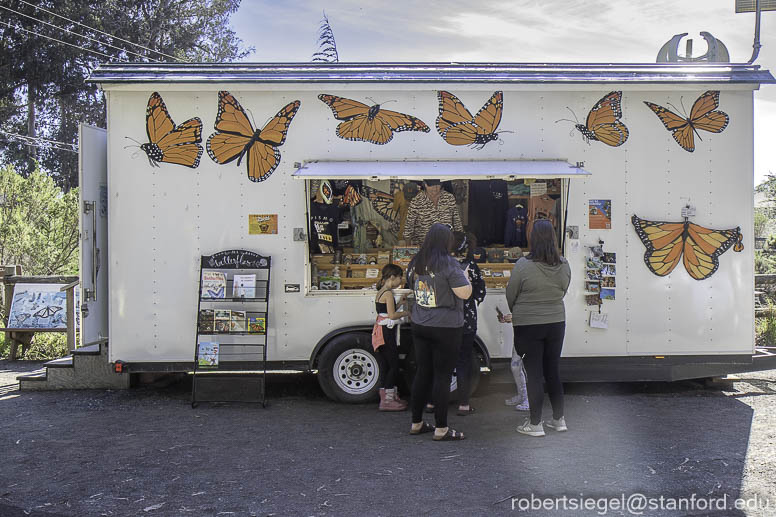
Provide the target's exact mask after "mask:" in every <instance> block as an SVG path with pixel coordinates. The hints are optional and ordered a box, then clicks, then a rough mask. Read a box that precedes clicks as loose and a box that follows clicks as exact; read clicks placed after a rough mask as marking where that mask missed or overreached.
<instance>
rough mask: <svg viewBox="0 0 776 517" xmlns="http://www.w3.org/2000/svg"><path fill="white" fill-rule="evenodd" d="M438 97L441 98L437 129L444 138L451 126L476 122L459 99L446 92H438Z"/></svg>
mask: <svg viewBox="0 0 776 517" xmlns="http://www.w3.org/2000/svg"><path fill="white" fill-rule="evenodd" d="M437 97H438V98H439V116H438V117H437V119H436V127H437V131H439V134H440V136H442V138H444V133H445V131H447V130H448V129H449V128H450V127H451V126H454V125H456V124H461V123H464V122H468V123H471V122H474V117H473V116H472V114H471V113H469V110H467V109H466V106H464V105H463V102H461V101H460V100H459V99H458V97H456V96H455V95H453V94H452V93H450V92H446V91H438V92H437ZM453 145H461V144H453Z"/></svg>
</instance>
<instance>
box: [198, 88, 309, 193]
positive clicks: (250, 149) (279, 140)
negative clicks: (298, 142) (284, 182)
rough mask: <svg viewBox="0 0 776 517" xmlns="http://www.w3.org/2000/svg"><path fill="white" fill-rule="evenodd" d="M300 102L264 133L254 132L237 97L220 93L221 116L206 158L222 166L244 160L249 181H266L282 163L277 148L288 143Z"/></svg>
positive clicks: (284, 111) (280, 113) (289, 106)
mask: <svg viewBox="0 0 776 517" xmlns="http://www.w3.org/2000/svg"><path fill="white" fill-rule="evenodd" d="M299 106H301V102H300V101H294V102H289V103H288V104H286V105H285V106H283V107H282V108H281V109H280V111H278V112H277V114H276V115H275V116H274V117H273V118H272V119H271V120H270V121H269V122H267V124H266V125H265V126H264V127H263V128H262V129H261V130H255V129H253V125H252V124H251V121H250V120H249V119H248V115H247V114H246V113H245V110H244V109H243V107H242V106H240V103H239V102H237V99H235V98H234V96H233V95H232V94H231V93H229V92H226V91H220V92H218V114H217V115H216V123H215V130H216V132H215V133H213V134H212V135H210V137H209V138H208V139H207V154H208V155H209V156H210V158H211V159H212V160H213V161H214V162H216V163H218V164H221V165H224V164H226V163H229V162H231V161H233V160H235V159H236V160H237V166H238V167H239V165H240V162H241V161H242V159H243V157H245V162H246V164H247V168H248V179H249V180H251V181H257V182H258V181H264V180H266V179H267V178H269V177H270V175H271V174H272V173H273V172H274V171H275V169H276V168H277V166H278V164H279V163H280V151H279V150H278V147H280V146H281V145H283V143H284V142H285V141H286V134H287V133H288V127H289V126H290V125H291V121H292V120H293V119H294V115H296V112H297V111H299Z"/></svg>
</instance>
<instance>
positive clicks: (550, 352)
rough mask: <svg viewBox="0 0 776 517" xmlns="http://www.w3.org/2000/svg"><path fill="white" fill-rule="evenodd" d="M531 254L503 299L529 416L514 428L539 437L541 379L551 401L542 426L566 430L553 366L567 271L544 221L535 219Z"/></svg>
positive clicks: (519, 265) (559, 345)
mask: <svg viewBox="0 0 776 517" xmlns="http://www.w3.org/2000/svg"><path fill="white" fill-rule="evenodd" d="M530 245H531V252H530V253H529V255H528V256H527V257H524V258H521V259H520V260H518V261H517V262H516V263H515V267H514V268H513V269H512V276H511V277H510V278H509V283H508V284H507V303H508V304H509V308H510V309H511V310H512V325H513V326H514V332H515V350H516V351H517V353H518V354H519V355H522V356H524V357H523V361H524V364H525V371H526V377H527V382H526V386H527V388H528V403H529V404H530V406H531V417H530V419H528V420H526V421H525V423H524V424H523V425H521V426H519V427H518V428H517V432H519V433H522V434H527V435H529V436H544V427H543V426H542V402H543V400H544V389H543V387H542V377H544V380H545V381H546V382H547V392H548V394H549V396H550V402H551V403H552V417H553V418H552V420H548V421H547V422H545V425H546V426H547V427H549V428H550V429H554V430H556V431H566V430H567V427H566V419H565V418H564V416H563V384H562V383H561V381H560V372H559V368H558V364H559V362H560V353H561V350H562V348H563V337H564V335H565V332H566V310H565V307H564V305H563V297H564V296H565V295H566V291H567V290H568V288H569V283H570V281H571V269H570V268H569V264H568V262H566V259H564V258H563V257H561V256H560V254H559V253H558V244H557V242H556V239H555V230H554V229H553V227H552V223H551V222H550V221H548V220H546V219H540V220H537V221H536V222H534V225H533V228H532V231H531V242H530Z"/></svg>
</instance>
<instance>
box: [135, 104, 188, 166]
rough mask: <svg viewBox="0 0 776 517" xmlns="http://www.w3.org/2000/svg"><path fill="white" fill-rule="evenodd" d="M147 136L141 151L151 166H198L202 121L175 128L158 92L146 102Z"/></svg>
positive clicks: (186, 123) (185, 123)
mask: <svg viewBox="0 0 776 517" xmlns="http://www.w3.org/2000/svg"><path fill="white" fill-rule="evenodd" d="M146 134H147V135H148V143H145V144H141V145H140V149H142V150H143V151H145V153H146V155H148V163H150V164H151V166H153V167H159V162H164V163H173V164H177V165H185V166H186V167H191V168H192V169H194V168H196V167H197V166H198V165H199V158H200V156H202V146H201V145H199V144H200V143H201V142H202V121H201V120H200V119H199V117H194V118H190V119H189V120H187V121H186V122H184V123H183V124H181V125H180V126H176V125H175V122H173V120H172V118H171V117H170V114H169V113H168V112H167V106H165V105H164V101H163V100H162V97H161V95H159V94H158V93H157V92H154V93H152V94H151V97H150V98H149V99H148V107H147V108H146ZM138 143H139V142H138Z"/></svg>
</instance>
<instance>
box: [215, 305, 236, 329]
mask: <svg viewBox="0 0 776 517" xmlns="http://www.w3.org/2000/svg"><path fill="white" fill-rule="evenodd" d="M215 321H216V329H215V330H216V332H229V329H230V328H231V322H232V311H231V310H229V309H217V310H216V316H215Z"/></svg>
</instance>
